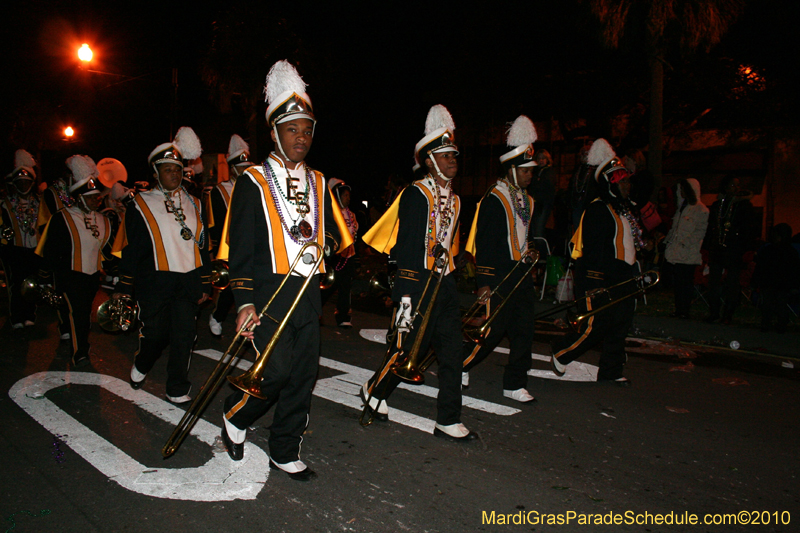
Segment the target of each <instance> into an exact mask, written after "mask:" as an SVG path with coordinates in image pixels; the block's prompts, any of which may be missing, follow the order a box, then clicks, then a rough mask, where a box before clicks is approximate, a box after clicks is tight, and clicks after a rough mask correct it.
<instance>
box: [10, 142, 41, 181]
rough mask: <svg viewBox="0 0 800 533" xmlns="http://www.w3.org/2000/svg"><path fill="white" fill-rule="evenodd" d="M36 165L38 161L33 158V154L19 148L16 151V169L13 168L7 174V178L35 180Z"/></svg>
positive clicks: (11, 179)
mask: <svg viewBox="0 0 800 533" xmlns="http://www.w3.org/2000/svg"><path fill="white" fill-rule="evenodd" d="M35 166H36V161H35V160H34V159H33V156H32V155H31V154H30V153H28V152H26V151H25V150H22V149H20V150H17V151H16V152H14V170H12V171H11V173H10V174H8V175H6V180H7V181H9V182H13V181H16V180H18V179H28V180H35V179H36V170H35V169H34V167H35Z"/></svg>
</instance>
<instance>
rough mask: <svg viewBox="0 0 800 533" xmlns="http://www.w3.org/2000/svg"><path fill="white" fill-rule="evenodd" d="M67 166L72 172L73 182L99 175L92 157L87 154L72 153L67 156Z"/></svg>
mask: <svg viewBox="0 0 800 533" xmlns="http://www.w3.org/2000/svg"><path fill="white" fill-rule="evenodd" d="M66 163H67V168H69V170H70V172H72V179H73V183H75V184H77V183H80V182H83V181H85V180H87V179H88V178H96V177H98V176H99V175H100V173H99V172H98V170H97V165H95V163H94V159H92V158H91V157H89V156H88V155H73V156H71V157H69V158H67V161H66Z"/></svg>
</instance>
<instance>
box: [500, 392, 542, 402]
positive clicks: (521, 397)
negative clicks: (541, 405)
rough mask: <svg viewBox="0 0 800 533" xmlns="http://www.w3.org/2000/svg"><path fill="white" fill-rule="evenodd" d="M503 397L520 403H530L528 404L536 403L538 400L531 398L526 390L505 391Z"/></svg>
mask: <svg viewBox="0 0 800 533" xmlns="http://www.w3.org/2000/svg"><path fill="white" fill-rule="evenodd" d="M503 396H505V397H506V398H511V399H512V400H516V401H518V402H520V403H528V402H535V401H536V398H534V397H533V396H531V393H529V392H528V391H527V390H526V389H517V390H504V391H503Z"/></svg>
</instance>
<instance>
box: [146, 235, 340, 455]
mask: <svg viewBox="0 0 800 533" xmlns="http://www.w3.org/2000/svg"><path fill="white" fill-rule="evenodd" d="M308 248H314V249H315V250H316V252H317V259H316V261H315V260H314V257H313V255H312V254H311V253H307V252H306V250H308ZM324 256H325V254H324V250H323V248H322V246H320V245H319V244H318V243H316V242H307V243H305V244H304V245H303V247H302V248H301V249H300V252H299V253H298V254H297V257H295V260H294V262H293V263H292V266H291V267H289V272H288V273H287V274H286V275H285V276H284V277H283V280H282V281H281V283H280V285H279V286H278V288H277V290H276V291H275V292H274V293H273V294H272V297H271V298H270V299H269V301H268V302H267V304H266V305H265V306H264V308H263V309H262V310H261V312H260V313H259V314H258V318H259V320H260V319H261V318H263V317H266V318H268V319H270V320H272V321H273V322H275V323H276V324H278V329H277V330H276V331H275V333H273V335H272V338H271V339H270V341H269V343H268V344H267V347H266V348H265V349H264V351H263V352H261V354H260V355H259V356H258V359H256V362H255V363H254V364H253V366H252V367H251V368H250V370H248V371H247V372H245V373H244V374H242V375H241V376H238V377H231V376H228V373H229V371H230V369H231V366H232V365H233V362H234V361H235V360H237V359H238V358H239V354H240V352H241V351H242V348H243V347H244V346H245V344H246V341H247V337H243V336H242V333H244V332H245V331H253V330H254V329H255V323H254V321H253V316H252V315H251V316H250V317H248V320H246V321H245V322H244V323H243V324H242V327H241V328H239V330H238V331H237V332H236V336H234V338H233V341H231V344H230V346H228V349H227V350H226V351H225V353H224V354H222V357H220V359H219V361H218V362H217V365H216V367H215V368H214V370H213V372H212V373H211V375H210V376H209V377H208V379H207V380H206V382H205V383H204V384H203V386H202V387H201V389H200V392H199V393H198V394H197V396H196V397H195V399H194V400H193V401H192V404H191V405H190V406H189V408H188V409H187V410H186V413H185V414H184V415H183V418H181V421H180V422H179V423H178V425H177V426H176V427H175V430H174V431H173V432H172V435H170V437H169V439H168V440H167V442H166V443H165V444H164V447H163V448H162V449H161V455H162V456H164V458H167V457H169V456H171V455H172V454H174V453H175V452H176V451H177V450H178V447H180V445H181V443H182V442H183V440H184V439H185V438H186V437H187V436H188V435H189V433H190V432H191V430H192V428H193V427H194V426H195V424H196V423H197V421H198V420H199V419H200V416H201V415H202V414H203V411H204V410H205V408H206V406H207V405H208V403H209V402H210V401H211V399H212V398H213V397H214V394H216V392H217V390H218V389H219V387H220V385H222V383H223V382H224V380H225V377H226V376H227V378H228V381H230V382H231V383H232V384H233V385H234V386H235V387H237V388H239V389H241V390H243V391H244V392H245V393H247V394H250V395H251V396H255V397H256V398H260V399H262V400H263V399H266V398H265V397H264V395H263V394H261V379H262V377H261V375H262V373H263V371H264V368H265V367H266V365H267V362H268V361H269V358H270V356H271V355H272V352H273V350H274V349H275V346H276V345H277V343H278V339H279V338H280V336H281V334H282V333H283V330H284V329H285V328H286V325H287V324H288V323H289V319H291V317H292V314H294V311H295V309H296V308H297V306H298V304H299V303H300V300H301V299H302V297H303V295H304V294H305V292H306V290H307V289H308V286H309V284H310V283H311V280H312V278H313V277H314V273H315V272H316V271H317V269H319V266H320V264H321V263H322V261H323V259H324ZM301 260H302V261H303V262H304V263H306V264H311V263H314V266H313V267H312V269H311V274H309V275H308V276H307V277H306V279H305V281H304V282H303V286H302V287H301V288H300V291H299V292H298V293H297V296H296V297H295V299H294V301H293V302H292V305H291V307H290V308H289V310H288V311H287V312H286V315H285V316H284V317H283V320H281V321H280V323H278V321H277V320H276V319H275V318H273V317H272V316H270V315H269V314H267V311H268V310H269V308H270V306H271V305H272V302H273V301H274V300H275V297H276V296H277V295H278V293H280V292H281V290H282V289H283V287H284V285H285V284H286V282H287V281H288V280H289V277H290V276H291V275H292V273H294V272H296V270H295V269H296V268H297V265H298V264H299V263H300V261H301Z"/></svg>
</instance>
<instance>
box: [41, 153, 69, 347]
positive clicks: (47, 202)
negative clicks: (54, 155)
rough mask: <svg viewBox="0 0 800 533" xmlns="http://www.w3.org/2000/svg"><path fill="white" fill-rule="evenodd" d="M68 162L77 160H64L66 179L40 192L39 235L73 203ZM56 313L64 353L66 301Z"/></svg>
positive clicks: (66, 330) (67, 308)
mask: <svg viewBox="0 0 800 533" xmlns="http://www.w3.org/2000/svg"><path fill="white" fill-rule="evenodd" d="M70 161H77V159H73V158H72V157H70V158H68V159H67V160H66V165H67V168H68V169H69V175H68V176H67V178H66V179H64V178H61V177H59V178H57V179H56V180H55V181H54V182H53V184H52V185H50V186H49V187H48V188H46V189H45V190H44V191H42V201H41V203H40V204H39V216H38V218H37V222H36V224H37V225H38V226H39V232H40V233H43V232H44V228H45V226H46V225H47V223H48V222H49V221H50V218H51V217H52V216H53V215H54V214H55V213H56V212H58V210H59V209H63V208H64V207H69V206H71V205H72V203H73V202H72V197H71V196H70V194H69V187H70V185H72V184H73V183H75V178H74V171H73V169H72V168H71V167H70ZM40 244H41V243H40ZM57 312H58V332H59V334H60V335H61V347H63V348H64V351H66V350H67V347H68V346H69V345H70V344H71V343H70V342H69V341H70V338H71V333H70V331H71V329H70V325H69V323H68V321H67V320H65V319H64V317H67V316H69V307H68V305H67V302H66V301H64V303H62V304H61V305H59V306H58V308H57ZM73 352H74V350H73Z"/></svg>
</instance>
